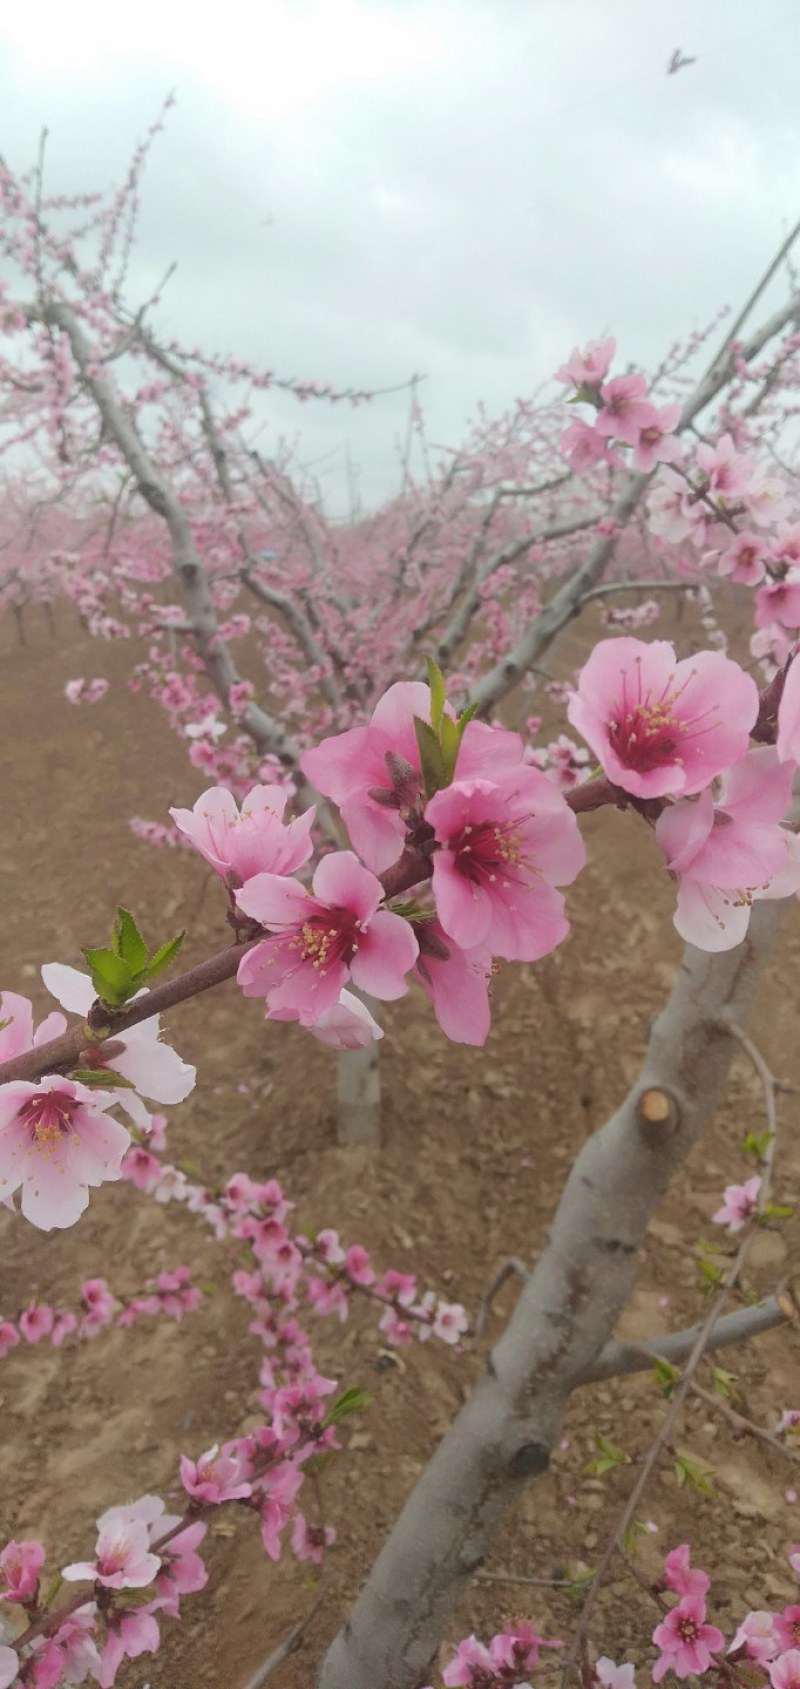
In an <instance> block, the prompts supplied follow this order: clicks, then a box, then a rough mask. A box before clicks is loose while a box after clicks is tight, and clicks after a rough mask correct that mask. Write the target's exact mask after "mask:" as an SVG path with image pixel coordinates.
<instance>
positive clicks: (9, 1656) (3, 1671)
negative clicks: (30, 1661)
mask: <svg viewBox="0 0 800 1689" xmlns="http://www.w3.org/2000/svg"><path fill="white" fill-rule="evenodd" d="M18 1671H19V1655H18V1654H15V1652H14V1649H13V1648H6V1647H5V1645H4V1643H1V1642H0V1689H10V1685H11V1684H12V1683H13V1682H14V1679H15V1677H16V1675H17V1672H18Z"/></svg>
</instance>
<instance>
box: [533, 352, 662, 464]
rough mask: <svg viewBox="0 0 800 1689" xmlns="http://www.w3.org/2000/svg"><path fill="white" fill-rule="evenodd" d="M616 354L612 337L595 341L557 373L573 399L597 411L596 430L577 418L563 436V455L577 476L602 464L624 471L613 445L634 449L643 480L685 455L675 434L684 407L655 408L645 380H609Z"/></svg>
mask: <svg viewBox="0 0 800 1689" xmlns="http://www.w3.org/2000/svg"><path fill="white" fill-rule="evenodd" d="M616 349H617V343H616V340H615V339H614V338H613V336H610V337H609V338H608V339H607V340H599V341H591V342H590V343H589V345H588V346H587V347H586V349H585V350H584V351H583V352H581V351H579V350H578V348H577V347H575V349H574V350H573V352H572V355H571V357H570V358H568V360H567V362H566V363H565V364H562V365H561V366H560V368H559V369H557V370H556V372H555V378H556V381H560V382H563V384H564V385H565V386H572V388H573V397H574V398H575V399H579V400H582V401H585V402H586V403H587V404H590V405H592V406H593V407H594V409H595V410H596V412H597V415H596V417H595V419H594V422H593V423H592V424H591V425H590V424H589V423H587V422H584V421H583V420H582V419H580V418H577V419H576V420H575V421H574V422H572V423H570V426H569V428H567V429H566V430H565V431H564V433H563V434H562V436H561V450H562V452H563V453H564V455H565V457H566V458H567V459H568V461H569V463H570V464H571V466H572V468H573V469H574V470H576V471H577V472H578V474H583V473H584V471H585V470H587V469H590V468H592V467H593V465H595V464H597V463H609V464H613V465H615V466H616V467H617V468H620V467H622V460H621V459H620V456H619V451H618V450H616V451H615V450H614V444H615V445H616V446H617V447H619V446H629V447H632V463H633V468H634V469H636V470H638V471H639V473H640V474H643V475H648V474H649V473H650V471H651V470H652V469H655V467H656V464H659V463H674V462H675V461H676V459H678V458H680V457H681V455H682V448H681V445H680V442H679V441H678V439H677V438H676V436H675V433H674V430H675V427H676V425H677V423H678V420H679V417H680V414H681V407H680V405H679V404H670V405H661V406H656V405H654V404H653V403H652V402H651V400H650V399H649V398H648V396H647V382H646V380H645V378H644V376H643V375H616V376H611V377H610V378H609V370H610V368H611V364H612V361H613V358H614V353H615V352H616ZM612 442H613V444H612Z"/></svg>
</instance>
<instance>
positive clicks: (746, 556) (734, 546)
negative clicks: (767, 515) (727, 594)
mask: <svg viewBox="0 0 800 1689" xmlns="http://www.w3.org/2000/svg"><path fill="white" fill-rule="evenodd" d="M768 555H769V550H768V547H767V546H766V545H765V543H764V540H763V539H761V537H760V535H759V534H753V533H749V532H748V531H747V529H743V530H742V531H741V532H740V533H738V534H735V535H734V537H733V539H732V540H731V543H730V545H729V546H727V547H726V549H725V550H724V551H722V552H720V555H719V559H718V561H717V568H718V570H719V573H720V574H721V575H730V576H731V579H732V580H734V581H739V583H740V584H741V585H742V586H758V584H759V582H760V581H763V579H764V575H765V573H766V567H765V564H766V558H767V556H768Z"/></svg>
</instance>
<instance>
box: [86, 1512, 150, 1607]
mask: <svg viewBox="0 0 800 1689" xmlns="http://www.w3.org/2000/svg"><path fill="white" fill-rule="evenodd" d="M109 1511H110V1513H111V1514H112V1517H111V1518H108V1517H107V1516H106V1515H104V1518H105V1519H106V1523H105V1524H104V1523H103V1522H102V1521H98V1523H99V1526H100V1529H99V1532H98V1537H97V1544H96V1547H95V1558H94V1560H76V1561H75V1562H74V1563H73V1564H72V1565H71V1566H65V1567H64V1570H63V1572H62V1574H61V1576H62V1577H63V1578H64V1579H65V1581H66V1582H67V1583H80V1582H81V1581H82V1580H83V1579H88V1580H89V1581H91V1582H92V1583H99V1584H101V1585H102V1587H103V1588H104V1589H144V1588H146V1586H147V1584H150V1583H152V1582H153V1579H154V1578H155V1576H156V1575H157V1573H158V1571H159V1570H160V1567H161V1561H160V1559H159V1557H158V1555H157V1554H151V1553H150V1548H149V1536H148V1531H147V1525H146V1523H145V1521H144V1520H143V1519H138V1518H132V1517H130V1516H128V1517H120V1514H121V1512H122V1510H121V1509H110V1510H109Z"/></svg>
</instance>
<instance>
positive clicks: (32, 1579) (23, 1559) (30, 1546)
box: [0, 1539, 44, 1602]
mask: <svg viewBox="0 0 800 1689" xmlns="http://www.w3.org/2000/svg"><path fill="white" fill-rule="evenodd" d="M43 1565H44V1549H43V1547H42V1545H41V1543H40V1542H36V1541H35V1540H32V1541H28V1542H14V1541H13V1539H12V1541H11V1542H7V1543H6V1546H5V1548H4V1549H3V1552H2V1554H0V1575H2V1578H3V1582H4V1584H5V1588H4V1589H2V1590H0V1601H22V1602H24V1601H27V1600H28V1598H29V1597H30V1596H31V1595H35V1594H36V1586H37V1584H38V1582H39V1573H40V1572H41V1569H42V1567H43Z"/></svg>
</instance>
